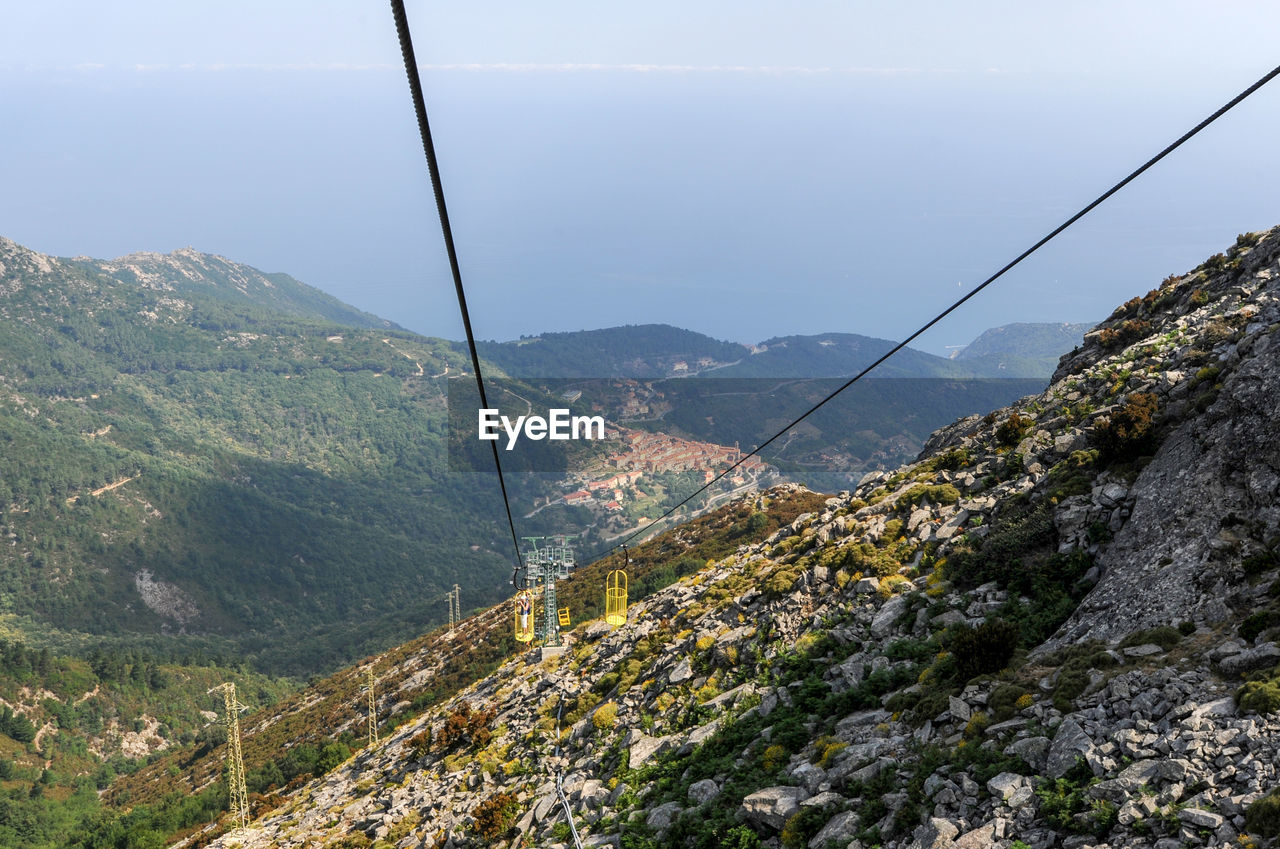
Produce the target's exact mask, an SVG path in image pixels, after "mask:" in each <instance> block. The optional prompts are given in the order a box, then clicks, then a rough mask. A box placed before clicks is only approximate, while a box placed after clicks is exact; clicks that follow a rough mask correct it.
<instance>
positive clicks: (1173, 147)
mask: <svg viewBox="0 0 1280 849" xmlns="http://www.w3.org/2000/svg"><path fill="white" fill-rule="evenodd" d="M1277 75H1280V65H1278V66H1276V67H1275V68H1273V69H1272V70H1271V71H1270V72H1268V73H1267V74H1265V75H1263V76H1262V77H1261V78H1260V79H1259V80H1258V81H1257V82H1255V83H1254V84H1253V85H1251V86H1249V87H1248V88H1246V89H1245V90H1244V91H1242V92H1240V93H1239V94H1237V95H1236V96H1235V97H1233V98H1232V99H1231V100H1230V101H1228V102H1227V103H1226V104H1225V105H1223V106H1222V107H1221V108H1220V109H1218V111H1216V112H1214V113H1213V114H1212V115H1210V116H1209V117H1208V118H1205V119H1204V120H1203V121H1201V122H1200V123H1199V124H1196V125H1195V126H1194V127H1192V128H1191V129H1190V130H1187V131H1186V132H1185V133H1183V134H1182V136H1181V137H1179V138H1178V140H1177V141H1175V142H1173V143H1172V144H1170V145H1169V146H1168V147H1166V148H1165V149H1164V150H1162V151H1160V152H1159V153H1157V154H1156V155H1155V156H1153V157H1151V158H1150V159H1148V160H1147V161H1146V162H1144V163H1143V164H1142V165H1141V166H1140V167H1138V168H1137V169H1136V170H1134V171H1132V172H1131V173H1130V174H1129V176H1127V177H1125V178H1124V179H1123V180H1121V181H1120V182H1118V183H1116V184H1115V185H1114V186H1112V187H1111V188H1109V189H1107V190H1106V191H1105V192H1103V193H1102V194H1100V195H1098V197H1096V198H1095V199H1094V200H1093V201H1092V202H1091V203H1089V204H1088V205H1087V206H1085V207H1084V208H1083V209H1081V210H1080V211H1079V212H1077V213H1076V214H1075V215H1073V216H1071V217H1070V218H1068V219H1067V220H1066V221H1064V222H1062V223H1061V224H1059V225H1058V226H1057V227H1055V228H1054V229H1053V230H1052V231H1050V232H1049V234H1048V235H1046V236H1044V237H1043V238H1041V239H1040V241H1038V242H1036V243H1035V244H1034V245H1032V246H1031V247H1029V248H1027V249H1026V250H1025V251H1023V252H1022V253H1020V254H1018V256H1017V257H1015V258H1014V259H1013V260H1011V261H1010V262H1009V263H1008V264H1006V265H1005V266H1004V267H1003V268H1001V269H1000V270H999V271H997V272H996V273H995V274H992V275H991V276H990V277H988V278H987V279H986V280H983V281H982V282H981V283H980V284H978V285H977V286H975V287H974V288H973V289H972V290H971V291H970V292H968V293H967V294H965V295H964V296H963V297H962V298H960V299H959V300H958V301H956V302H955V303H953V304H952V305H951V306H949V307H947V308H946V309H945V310H943V311H942V312H940V313H938V314H937V315H936V316H934V317H933V318H931V319H930V320H929V321H928V322H927V323H925V324H924V325H922V326H921V327H920V329H919V330H917V331H915V332H914V333H912V334H911V335H910V336H908V337H907V338H906V339H903V340H902V341H901V342H899V343H897V344H896V345H894V346H893V347H892V348H891V349H889V351H888V352H887V353H885V354H884V355H882V356H881V357H880V358H879V359H877V360H876V361H875V362H873V363H872V364H871V365H869V366H867V367H866V368H864V369H863V370H862V371H860V372H858V373H857V374H855V375H854V376H853V377H851V378H850V379H849V380H847V381H846V382H845V383H844V384H843V385H841V386H840V387H839V388H837V389H836V390H835V391H833V392H832V393H831V394H830V395H828V396H827V397H825V398H823V399H822V400H821V401H819V402H818V403H816V404H814V405H813V406H812V407H810V408H809V409H808V410H806V411H805V412H804V414H802V415H801V416H800V417H799V418H797V419H796V420H795V421H793V422H791V424H789V425H787V426H786V427H784V428H782V429H781V430H779V431H778V432H777V433H775V434H774V435H773V436H771V437H769V438H768V439H766V440H765V441H764V442H762V443H760V444H759V445H757V446H756V447H755V448H753V449H751V451H749V452H748V453H746V454H744V455H743V456H742V457H741V458H739V460H738V461H737V462H736V463H734V464H733V465H732V466H730V467H729V468H727V469H725V470H724V471H723V472H721V473H720V474H718V475H716V476H715V477H713V478H712V479H711V480H709V481H707V482H706V483H705V484H703V485H702V487H701V488H699V489H698V490H697V491H696V492H694V493H693V494H692V495H690V496H689V497H687V498H685V499H684V500H683V501H681V502H680V503H679V504H677V505H676V506H674V507H672V508H671V509H670V510H668V511H667V512H665V513H663V514H662V515H661V516H659V517H658V518H657V519H655V520H654V521H652V522H650V523H649V524H648V525H646V526H645V527H643V528H640V529H638V530H636V531H635V532H634V533H632V534H631V535H630V536H628V537H627V538H626V539H624V540H623V541H622V542H621V543H619V544H618V545H615V546H614V547H613V548H611V549H609V550H608V551H606V552H605V553H604V554H603V555H601V558H604V557H608V556H609V555H610V554H613V552H615V551H617V550H618V549H619V548H621V547H622V546H624V545H625V544H626V543H628V542H630V541H631V540H633V539H635V538H636V537H637V536H640V535H641V534H643V533H645V532H647V531H648V530H649V529H651V528H652V527H653V526H655V525H656V524H657V523H658V522H661V521H662V520H663V519H665V518H667V517H668V516H670V515H671V514H672V513H674V512H676V511H677V510H679V509H680V508H681V507H683V506H684V505H686V504H688V503H689V502H690V501H692V500H693V499H695V498H697V497H698V496H699V495H701V494H702V493H704V492H706V491H707V490H708V489H709V488H710V487H711V486H712V485H713V484H715V483H716V482H717V481H719V480H722V479H723V478H724V477H725V476H726V475H728V474H729V473H730V472H732V471H733V470H734V469H736V468H738V467H739V466H741V465H742V464H743V463H745V462H746V461H747V460H748V459H750V458H751V457H753V456H758V455H759V452H760V451H761V450H763V449H764V448H765V447H766V446H768V445H769V444H770V443H772V442H774V441H775V440H776V439H778V438H779V437H781V436H783V435H784V434H786V433H787V432H788V431H790V430H791V429H792V428H793V427H795V426H796V425H798V424H800V422H802V421H804V420H805V419H807V418H808V417H809V416H811V415H813V414H814V413H815V412H817V411H818V410H819V409H820V408H821V407H822V406H823V405H825V404H826V403H827V402H828V401H830V400H831V399H833V398H835V397H836V396H837V395H839V394H840V393H841V392H843V391H845V390H846V389H848V388H849V387H850V386H852V385H853V384H855V383H857V382H858V381H859V380H861V379H862V378H864V377H866V376H867V374H868V373H869V372H871V371H872V370H873V369H875V368H876V367H877V366H879V365H881V364H882V363H884V361H885V360H887V359H889V358H890V357H892V356H893V355H894V354H896V353H898V352H899V351H901V350H902V349H903V348H905V347H906V346H907V345H908V344H910V343H911V342H913V341H914V340H915V339H916V338H917V337H919V336H920V335H921V334H923V333H924V332H925V331H926V330H928V329H929V328H931V327H933V326H934V325H935V324H937V323H938V322H939V321H942V319H944V318H946V317H947V316H948V315H950V314H951V313H953V312H955V311H956V310H957V309H958V308H959V307H960V306H961V305H962V304H964V303H965V302H966V301H968V300H969V299H970V298H972V297H973V296H974V295H976V294H978V293H979V292H981V291H982V290H983V289H985V288H987V287H988V286H990V285H991V284H992V283H994V282H996V281H997V280H999V279H1000V278H1001V277H1003V276H1004V275H1005V273H1006V272H1008V271H1009V270H1010V269H1012V268H1013V267H1014V266H1016V265H1017V264H1018V263H1020V262H1022V261H1023V260H1024V259H1026V258H1027V257H1029V256H1031V255H1032V254H1033V253H1035V252H1036V251H1038V250H1040V248H1042V247H1044V246H1045V245H1046V244H1048V243H1049V241H1051V240H1052V239H1053V238H1054V237H1056V236H1057V235H1058V234H1060V233H1061V232H1062V231H1063V230H1066V229H1067V228H1068V227H1070V226H1071V225H1072V224H1075V223H1076V222H1077V221H1079V220H1080V219H1081V218H1084V217H1085V216H1086V215H1088V214H1089V213H1090V212H1092V211H1093V210H1094V208H1096V207H1098V206H1100V205H1101V204H1102V203H1103V202H1104V201H1106V200H1107V199H1108V198H1110V197H1111V196H1112V195H1114V194H1115V193H1116V192H1118V191H1120V190H1121V189H1123V188H1124V187H1125V186H1127V185H1128V184H1129V183H1131V182H1133V181H1134V180H1135V179H1137V178H1138V177H1139V176H1140V175H1141V174H1142V173H1143V172H1144V171H1146V170H1147V169H1148V168H1150V167H1151V166H1153V165H1155V164H1156V163H1157V162H1159V161H1160V160H1161V159H1164V158H1165V157H1166V156H1168V155H1169V154H1170V153H1173V152H1174V151H1175V150H1177V149H1178V148H1179V147H1181V146H1182V145H1183V143H1184V142H1186V141H1188V140H1189V139H1191V137H1192V136H1195V135H1196V134H1197V133H1199V132H1200V131H1201V130H1203V129H1204V128H1205V127H1207V126H1209V125H1210V124H1212V123H1213V122H1214V121H1216V120H1218V119H1219V118H1221V117H1222V116H1223V115H1225V114H1227V112H1229V111H1231V110H1232V109H1233V108H1235V107H1236V106H1237V105H1239V104H1240V102H1241V101H1243V100H1244V99H1245V98H1247V97H1248V96H1249V95H1251V94H1253V93H1254V92H1255V91H1257V90H1258V89H1260V88H1262V87H1263V86H1264V85H1266V84H1267V83H1269V82H1271V80H1272V79H1274V78H1275V77H1276V76H1277Z"/></svg>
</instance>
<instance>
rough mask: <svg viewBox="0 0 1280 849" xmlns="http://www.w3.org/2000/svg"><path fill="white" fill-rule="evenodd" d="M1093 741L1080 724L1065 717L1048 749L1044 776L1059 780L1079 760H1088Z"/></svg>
mask: <svg viewBox="0 0 1280 849" xmlns="http://www.w3.org/2000/svg"><path fill="white" fill-rule="evenodd" d="M1093 749H1094V745H1093V740H1091V739H1089V735H1088V734H1085V733H1084V729H1083V728H1081V727H1080V723H1078V722H1076V721H1075V719H1073V718H1071V717H1067V718H1066V719H1064V720H1063V721H1062V725H1060V726H1058V733H1057V734H1056V735H1054V738H1053V745H1051V746H1050V747H1049V757H1048V759H1047V760H1046V761H1045V767H1044V774H1045V775H1047V776H1048V777H1049V778H1061V777H1062V776H1064V775H1066V774H1067V771H1068V770H1070V769H1071V768H1072V767H1073V766H1075V765H1076V761H1077V760H1078V759H1080V758H1085V759H1088V758H1089V756H1090V755H1091V754H1092V753H1093Z"/></svg>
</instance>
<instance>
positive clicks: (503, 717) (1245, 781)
mask: <svg viewBox="0 0 1280 849" xmlns="http://www.w3.org/2000/svg"><path fill="white" fill-rule="evenodd" d="M1278 261H1280V228H1277V229H1274V230H1271V231H1268V232H1266V233H1264V234H1252V235H1247V236H1242V237H1241V238H1240V239H1239V240H1238V241H1237V243H1236V245H1235V246H1233V247H1232V248H1231V249H1230V250H1229V251H1227V252H1226V253H1224V254H1218V255H1215V256H1214V257H1211V258H1210V259H1209V260H1208V261H1206V263H1204V264H1202V265H1201V266H1199V267H1197V268H1196V269H1194V270H1192V271H1191V272H1188V273H1187V274H1185V275H1181V276H1175V277H1170V278H1169V279H1168V280H1166V281H1165V282H1164V283H1163V284H1161V285H1160V286H1159V287H1158V288H1156V289H1153V290H1151V291H1150V292H1149V293H1148V294H1147V295H1145V296H1142V297H1136V298H1134V299H1132V300H1131V301H1129V302H1127V303H1126V304H1124V305H1122V306H1121V307H1120V308H1119V309H1117V310H1116V312H1115V313H1114V314H1113V315H1112V316H1111V317H1110V318H1108V319H1107V320H1106V321H1104V322H1103V323H1102V324H1100V325H1099V326H1098V327H1096V328H1094V329H1093V330H1091V331H1090V332H1089V333H1088V334H1087V335H1086V336H1085V339H1084V340H1083V343H1082V344H1081V346H1080V347H1079V349H1078V350H1077V351H1076V352H1075V353H1074V354H1072V355H1070V356H1068V357H1066V358H1064V359H1063V361H1062V363H1061V365H1060V367H1059V369H1058V370H1057V371H1056V372H1055V374H1054V376H1053V380H1052V382H1051V383H1050V384H1049V386H1048V387H1047V388H1045V389H1044V390H1043V391H1042V392H1041V393H1039V394H1037V395H1034V396H1031V397H1027V398H1024V399H1021V400H1019V401H1017V402H1016V403H1015V404H1013V405H1011V406H1009V407H1007V408H1005V409H1002V410H997V411H995V412H993V413H990V414H988V415H986V416H972V417H968V418H965V419H962V420H960V421H957V422H955V423H954V424H952V425H950V426H948V427H945V428H942V429H940V430H939V431H938V432H936V433H935V434H934V435H933V436H932V437H931V439H930V440H929V443H928V444H927V445H926V447H925V450H924V452H923V453H922V454H921V455H920V457H919V458H918V459H917V460H916V461H915V462H912V463H909V464H907V465H904V466H902V467H901V468H898V469H895V470H886V471H883V472H876V473H872V474H869V475H867V476H866V478H865V479H864V480H863V481H862V482H861V483H860V484H859V485H858V486H857V487H855V488H854V489H853V490H851V491H849V492H845V493H841V494H840V495H837V496H834V497H824V496H816V495H814V494H812V493H808V492H806V491H804V490H803V489H801V488H797V487H794V486H792V487H787V488H783V489H778V490H772V491H769V492H765V493H758V494H753V495H751V496H749V497H747V498H744V499H742V500H740V501H738V502H736V503H734V504H730V505H728V506H726V507H723V508H721V510H719V511H718V512H717V513H715V514H712V515H708V516H706V517H703V519H701V520H699V522H698V523H695V524H692V525H690V526H686V527H678V528H675V529H673V530H672V531H670V532H668V533H666V534H664V535H662V536H660V537H658V538H656V539H654V540H653V541H651V542H650V543H648V544H646V547H645V548H644V550H643V552H641V551H639V550H638V551H637V552H636V553H635V554H634V555H633V557H632V559H631V563H630V564H627V563H625V562H624V560H623V555H622V554H621V553H618V554H615V555H613V556H612V557H611V558H609V559H608V560H606V561H603V562H601V563H597V564H593V565H591V566H589V567H585V568H584V569H582V570H580V573H579V574H577V575H575V576H574V577H573V578H571V579H570V580H569V581H567V582H566V584H565V586H566V591H567V592H568V593H570V594H571V595H572V594H573V593H577V595H574V596H573V598H574V600H573V601H571V602H570V603H569V605H570V608H571V610H574V611H576V612H575V614H574V622H575V627H573V629H572V631H571V633H570V634H569V645H568V648H567V650H565V651H564V652H563V653H557V652H546V653H543V652H539V651H537V650H526V651H516V652H514V653H511V654H507V652H509V651H510V648H511V647H512V642H511V636H510V630H509V629H510V627H511V613H510V610H509V608H504V607H497V608H493V609H491V610H490V611H487V612H485V613H483V614H481V615H479V616H477V617H475V618H472V619H469V620H467V621H466V622H464V623H463V624H462V625H461V626H460V628H459V629H458V630H457V631H456V632H455V634H454V635H453V637H452V638H450V637H449V636H448V635H447V634H443V633H438V634H437V635H434V636H433V637H431V638H429V639H431V640H433V641H434V642H432V643H431V644H430V645H426V644H414V645H410V646H406V647H404V648H402V649H399V650H396V651H394V652H390V653H387V654H385V655H382V656H379V657H375V658H371V659H370V661H369V662H370V663H371V664H372V665H373V667H374V669H375V670H377V672H378V674H379V675H384V676H386V677H385V679H384V680H385V683H384V684H383V685H382V689H380V690H379V693H380V694H381V695H380V696H378V697H377V698H376V699H375V704H374V707H375V715H374V718H375V719H376V721H377V722H379V723H382V724H383V734H382V739H381V740H380V742H378V743H377V744H375V745H371V746H366V747H362V748H361V749H360V750H359V751H358V752H356V754H354V755H353V756H352V757H350V758H349V759H348V760H346V761H344V762H340V763H326V764H324V765H323V768H321V766H320V765H319V764H317V766H316V767H315V768H314V769H313V770H312V771H311V773H310V775H311V776H312V777H311V778H309V779H308V778H306V776H305V775H302V774H300V773H296V772H294V774H295V775H297V776H298V777H297V778H295V779H294V782H293V783H292V784H290V783H288V782H287V781H286V780H285V778H284V774H285V772H286V771H285V770H284V769H283V768H281V767H280V764H281V763H288V762H289V759H290V751H291V749H290V745H291V743H293V742H294V741H297V744H298V745H302V744H303V742H304V741H309V740H314V739H316V735H321V739H328V740H334V739H339V738H341V736H342V735H343V734H344V733H348V732H355V731H356V730H357V729H359V728H360V727H361V722H360V720H361V719H366V720H367V719H368V717H367V716H362V710H363V705H364V704H366V701H365V698H364V697H363V696H361V695H360V693H359V692H358V688H357V686H356V684H355V682H357V681H358V680H359V675H358V673H357V672H356V671H355V670H351V671H349V672H347V673H344V674H342V675H339V676H335V677H334V678H332V679H329V680H327V681H324V682H320V683H319V684H318V685H317V686H316V688H315V689H314V690H311V691H304V692H303V693H300V694H298V696H297V697H296V698H295V699H294V700H292V701H291V702H289V703H288V705H287V706H284V707H277V708H268V709H264V710H262V711H260V712H258V713H256V714H254V715H252V716H250V717H249V718H248V719H247V720H246V728H247V735H246V740H245V750H246V752H247V753H252V754H250V758H251V761H252V763H253V764H254V766H252V767H251V768H250V769H251V771H252V774H253V776H254V786H255V788H257V789H259V790H261V792H262V794H261V795H260V796H256V797H255V799H256V803H255V809H254V812H253V813H254V820H253V822H252V823H251V825H250V827H249V828H247V829H243V830H238V829H237V830H231V829H230V826H229V824H228V823H227V822H226V821H225V820H224V821H223V822H221V823H218V824H215V825H213V826H209V827H207V828H200V827H199V826H196V825H195V822H196V820H195V819H194V818H193V817H190V816H188V817H186V818H184V819H182V825H181V826H180V827H184V828H187V831H186V834H187V836H188V839H187V840H186V842H184V843H183V844H182V845H186V846H194V845H209V846H216V847H226V848H228V849H229V847H231V846H239V847H244V849H253V847H268V846H270V847H299V846H305V845H328V846H362V847H367V846H405V847H407V846H431V847H435V846H446V845H447V846H453V847H468V846H508V847H509V846H515V845H553V844H560V845H566V844H567V843H568V842H570V840H571V838H573V835H574V834H575V833H576V834H579V835H585V839H586V842H587V843H589V844H590V845H612V846H623V847H628V849H649V847H659V846H689V847H708V849H711V847H716V848H717V849H718V847H724V846H732V847H762V846H781V847H804V846H808V847H813V849H819V847H825V846H833V845H834V846H852V847H870V846H885V847H893V849H899V847H901V849H906V848H907V847H911V848H912V849H915V847H930V849H946V848H947V847H986V846H992V847H998V849H1024V847H1036V849H1041V847H1044V848H1045V849H1047V847H1053V846H1080V847H1083V846H1093V847H1099V848H1100V849H1119V847H1146V846H1159V847H1166V846H1167V847H1173V846H1193V847H1199V846H1205V847H1210V846H1225V845H1228V844H1235V845H1253V846H1263V845H1270V846H1274V845H1275V843H1276V840H1277V839H1280V774H1278V773H1277V771H1276V764H1277V763H1280V667H1278V666H1277V664H1278V663H1280V646H1278V645H1277V640H1278V639H1280V534H1278V533H1277V528H1280V408H1278V407H1277V405H1276V404H1275V398H1276V397H1280V377H1278V376H1280V335H1278V334H1280V276H1278V273H1277V271H1276V269H1277V263H1278ZM797 511H801V512H797ZM628 565H629V567H630V569H631V570H632V571H633V574H634V576H635V577H636V580H634V581H633V583H632V585H631V587H632V596H631V601H632V604H631V606H630V609H629V611H628V618H627V622H626V624H625V625H624V626H622V627H617V628H614V627H611V626H609V625H607V624H605V623H604V622H602V621H599V620H594V619H591V618H589V617H590V616H592V615H593V614H594V613H596V612H597V611H598V610H599V604H600V601H599V598H600V595H601V592H600V590H601V586H602V578H603V572H604V571H605V570H606V569H610V568H615V567H623V566H628ZM689 572H692V574H685V573H689ZM682 575H684V576H683V577H682ZM592 598H594V599H595V602H594V604H591V603H589V600H590V599H592ZM584 617H587V618H584ZM504 655H505V657H504ZM463 665H469V666H470V669H471V671H473V672H474V673H475V677H474V678H473V679H472V680H471V681H470V682H468V681H467V680H466V677H467V672H466V671H465V670H463V669H462V666H463ZM335 698H337V701H334V700H333V699H335ZM321 717H323V719H321ZM307 745H311V746H312V747H313V749H314V745H315V744H311V743H307ZM326 745H327V744H326ZM219 754H220V752H219V751H218V750H214V751H212V752H209V753H207V754H205V755H201V754H200V753H196V752H182V753H175V754H172V755H168V756H166V757H165V758H164V759H162V760H160V761H158V762H157V763H156V764H155V765H153V766H152V767H149V768H148V769H147V770H145V771H144V772H142V773H139V775H138V776H135V777H133V778H131V779H130V780H129V781H128V782H127V783H123V784H120V785H118V786H117V788H116V789H115V793H116V795H115V796H114V797H113V798H114V800H115V804H118V805H122V806H132V807H131V808H127V807H126V808H122V809H121V810H122V813H120V814H117V815H115V817H114V818H113V817H111V816H108V817H107V818H106V819H105V820H102V821H99V822H98V823H96V824H94V827H93V829H91V830H89V831H86V832H83V833H81V834H79V835H78V836H77V837H76V839H75V840H73V841H72V842H71V845H73V846H75V845H79V846H90V845H104V842H103V841H104V840H105V835H109V834H116V835H122V834H126V833H127V832H128V829H131V828H132V829H135V830H136V833H137V836H138V838H139V840H141V839H144V838H145V837H146V835H147V834H154V833H155V830H156V829H161V830H162V829H164V828H165V827H166V824H170V826H171V824H172V823H174V822H175V821H176V820H177V817H178V814H177V812H178V811H179V808H178V807H177V806H178V805H179V803H180V801H181V799H182V796H181V795H180V794H181V793H199V794H201V798H209V799H213V798H215V797H216V796H217V794H218V792H219V791H220V788H219V785H218V783H217V780H216V776H217V775H218V770H219V761H218V759H217V757H218V755H219ZM272 759H275V760H274V762H275V763H276V767H275V768H274V769H271V768H268V766H266V764H267V763H268V761H271V760H272ZM330 767H331V768H330ZM289 771H290V772H292V771H293V769H292V767H291V768H290V770H289ZM166 792H170V793H173V794H174V795H172V796H169V797H168V799H169V800H170V801H167V802H166V801H165V795H164V794H165V793H166ZM126 809H128V811H129V812H128V813H124V812H123V811H124V810H126ZM570 818H571V819H570ZM113 829H114V831H113ZM148 829H150V831H148ZM170 830H171V831H172V828H171V827H170ZM95 841H98V842H95Z"/></svg>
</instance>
